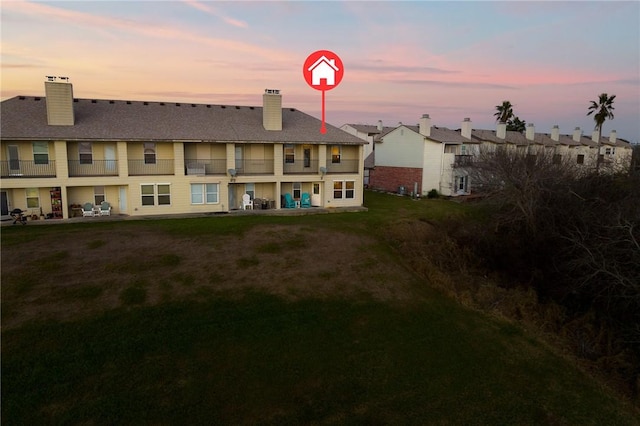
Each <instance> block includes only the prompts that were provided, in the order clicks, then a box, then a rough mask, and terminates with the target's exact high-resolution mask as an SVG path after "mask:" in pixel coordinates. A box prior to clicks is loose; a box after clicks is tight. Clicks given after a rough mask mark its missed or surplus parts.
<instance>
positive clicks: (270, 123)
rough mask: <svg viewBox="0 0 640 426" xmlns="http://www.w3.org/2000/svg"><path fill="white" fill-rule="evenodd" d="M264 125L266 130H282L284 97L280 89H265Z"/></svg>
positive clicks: (263, 104)
mask: <svg viewBox="0 0 640 426" xmlns="http://www.w3.org/2000/svg"><path fill="white" fill-rule="evenodd" d="M262 125H263V126H264V128H265V130H282V95H281V94H280V90H278V89H264V94H263V95H262Z"/></svg>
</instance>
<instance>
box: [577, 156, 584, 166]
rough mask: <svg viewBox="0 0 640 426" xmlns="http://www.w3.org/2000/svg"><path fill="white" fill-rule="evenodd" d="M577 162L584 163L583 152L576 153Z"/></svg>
mask: <svg viewBox="0 0 640 426" xmlns="http://www.w3.org/2000/svg"><path fill="white" fill-rule="evenodd" d="M577 163H578V164H584V154H578V158H577Z"/></svg>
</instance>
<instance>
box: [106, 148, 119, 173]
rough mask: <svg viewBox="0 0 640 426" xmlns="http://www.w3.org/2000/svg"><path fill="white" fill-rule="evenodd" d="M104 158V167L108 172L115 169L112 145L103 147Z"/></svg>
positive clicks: (114, 150) (114, 152) (114, 155)
mask: <svg viewBox="0 0 640 426" xmlns="http://www.w3.org/2000/svg"><path fill="white" fill-rule="evenodd" d="M104 159H105V169H106V170H107V171H108V172H113V171H115V170H116V149H115V147H114V146H113V145H106V146H105V147H104Z"/></svg>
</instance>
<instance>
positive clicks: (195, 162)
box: [184, 158, 227, 176]
mask: <svg viewBox="0 0 640 426" xmlns="http://www.w3.org/2000/svg"><path fill="white" fill-rule="evenodd" d="M184 164H185V174H186V175H188V176H189V175H223V174H225V173H227V170H226V167H227V160H225V159H221V160H215V159H212V158H210V159H185V160H184Z"/></svg>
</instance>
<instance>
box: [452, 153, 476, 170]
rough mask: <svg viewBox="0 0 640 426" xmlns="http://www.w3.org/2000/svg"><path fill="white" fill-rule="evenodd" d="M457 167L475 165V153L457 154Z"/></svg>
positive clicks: (455, 162)
mask: <svg viewBox="0 0 640 426" xmlns="http://www.w3.org/2000/svg"><path fill="white" fill-rule="evenodd" d="M453 165H454V166H455V167H466V166H472V165H473V155H456V156H455V159H454V161H453Z"/></svg>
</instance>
